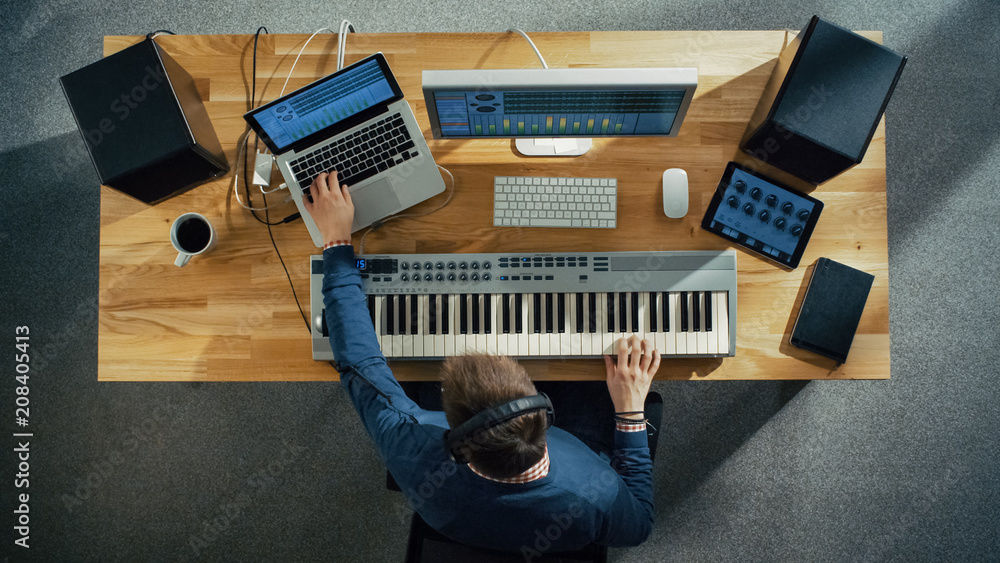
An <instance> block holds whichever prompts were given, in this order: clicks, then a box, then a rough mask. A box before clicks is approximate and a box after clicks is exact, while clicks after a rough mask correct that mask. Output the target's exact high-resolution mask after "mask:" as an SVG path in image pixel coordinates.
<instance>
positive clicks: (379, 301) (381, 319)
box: [375, 295, 386, 356]
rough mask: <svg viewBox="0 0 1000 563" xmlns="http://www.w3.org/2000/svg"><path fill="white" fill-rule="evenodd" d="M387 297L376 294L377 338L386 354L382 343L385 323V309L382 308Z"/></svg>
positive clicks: (383, 353) (380, 347)
mask: <svg viewBox="0 0 1000 563" xmlns="http://www.w3.org/2000/svg"><path fill="white" fill-rule="evenodd" d="M384 301H385V298H384V297H383V296H381V295H376V296H375V338H376V339H377V340H378V346H379V349H381V350H382V355H383V356H385V355H386V354H385V348H386V346H385V344H383V343H382V337H383V335H382V330H383V325H384V324H385V311H383V310H382V306H383V302H384Z"/></svg>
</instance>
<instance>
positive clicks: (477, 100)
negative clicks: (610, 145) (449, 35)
mask: <svg viewBox="0 0 1000 563" xmlns="http://www.w3.org/2000/svg"><path fill="white" fill-rule="evenodd" d="M697 82H698V73H697V70H696V69H502V70H453V71H449V70H439V71H424V74H423V89H424V101H425V102H426V105H427V111H428V115H429V117H430V121H431V130H432V132H433V134H434V137H435V138H445V139H461V138H491V137H613V136H633V137H634V136H675V135H677V132H678V130H679V128H680V123H681V121H682V120H683V118H684V114H685V113H686V111H687V108H688V106H689V105H690V103H691V99H692V97H693V95H694V90H695V88H696V87H697Z"/></svg>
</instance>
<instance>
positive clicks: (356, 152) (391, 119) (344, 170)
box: [290, 113, 418, 201]
mask: <svg viewBox="0 0 1000 563" xmlns="http://www.w3.org/2000/svg"><path fill="white" fill-rule="evenodd" d="M417 154H418V153H417V150H416V145H414V143H413V139H411V138H410V134H409V133H408V132H407V130H406V125H404V124H403V118H402V117H401V116H400V114H399V113H396V114H394V115H391V116H388V117H386V118H384V119H380V120H378V121H375V122H373V123H372V124H370V125H368V126H367V127H365V128H364V129H360V130H358V131H355V132H354V133H351V134H350V135H347V136H345V137H341V138H340V139H337V140H336V141H334V142H332V143H330V144H328V145H324V146H322V147H318V148H317V149H316V150H314V151H313V152H311V153H308V154H305V155H303V156H301V157H299V158H297V159H295V160H293V161H291V162H290V165H291V167H292V172H293V173H294V174H295V179H296V181H298V183H299V186H300V187H301V188H302V192H303V194H305V195H306V196H309V199H310V201H311V200H312V196H310V195H309V186H310V185H311V184H312V181H313V179H314V178H316V176H318V175H319V174H320V172H328V171H330V170H336V171H337V173H338V178H337V179H338V181H339V182H340V183H341V184H347V185H348V186H353V185H354V184H357V183H358V182H360V181H362V180H364V179H366V178H370V177H372V176H374V175H375V174H378V173H379V172H382V171H384V170H388V169H389V168H392V167H393V166H396V165H397V164H400V163H402V162H405V161H407V160H410V159H411V158H413V157H415V156H417Z"/></svg>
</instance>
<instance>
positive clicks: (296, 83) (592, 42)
mask: <svg viewBox="0 0 1000 563" xmlns="http://www.w3.org/2000/svg"><path fill="white" fill-rule="evenodd" d="M531 35H532V38H533V39H534V41H535V43H536V44H537V45H538V48H539V49H540V51H541V52H542V53H543V55H545V56H546V60H547V61H548V63H549V66H550V67H552V68H565V67H574V68H580V67H656V66H665V67H686V66H691V67H697V68H698V73H699V78H698V81H699V84H698V90H697V92H696V94H695V98H694V101H693V102H692V104H691V107H690V110H689V112H688V115H687V119H686V121H685V122H684V124H683V126H682V127H681V131H680V135H679V136H678V137H676V138H664V139H657V138H632V139H594V147H593V149H592V150H591V151H590V152H589V153H588V154H586V155H584V156H581V157H577V158H554V157H553V158H549V157H531V158H525V157H521V156H518V155H516V154H514V152H513V151H512V150H511V148H512V143H511V142H510V141H509V140H474V141H454V140H448V141H446V140H439V141H435V140H431V139H430V137H431V135H430V127H429V124H428V122H427V112H426V109H425V104H424V101H423V96H422V93H421V84H420V72H421V70H423V69H445V68H535V67H538V66H539V63H538V61H537V59H536V57H535V55H534V53H533V52H532V51H531V49H530V48H529V46H528V45H527V43H526V42H525V41H524V39H523V38H521V37H520V36H518V35H516V34H512V33H496V34H487V33H461V34H459V33H455V34H452V33H448V34H438V33H426V34H424V33H420V34H414V33H400V34H352V35H350V36H349V37H348V39H347V53H346V57H345V58H346V63H347V64H350V63H351V62H354V61H356V60H358V59H361V58H363V57H364V56H367V55H369V54H371V53H373V52H376V51H381V52H383V53H385V55H386V58H387V59H388V61H389V64H390V66H391V67H392V69H393V71H394V73H395V74H396V76H397V79H398V80H399V83H400V86H401V87H402V89H403V92H404V94H405V95H406V98H407V100H408V101H409V103H410V105H411V106H412V107H413V111H414V113H415V114H416V116H417V121H418V122H419V123H420V125H421V127H422V128H423V132H424V135H425V136H426V137H427V138H428V140H429V144H430V148H431V150H432V152H433V154H434V158H435V159H436V161H437V163H438V164H440V165H441V166H443V167H445V168H447V169H449V170H450V171H451V172H452V173H453V174H454V176H455V182H456V188H455V194H454V198H453V199H452V201H451V203H450V204H449V205H448V206H447V207H445V208H444V209H442V210H441V211H438V212H436V213H434V214H431V215H428V216H425V217H420V218H415V219H414V218H406V219H399V220H396V221H391V222H389V223H387V224H386V225H384V226H383V227H382V228H380V229H378V230H376V231H374V232H372V233H371V234H370V235H368V237H367V239H366V241H365V252H366V253H369V254H373V253H414V252H418V253H442V252H448V253H451V252H512V253H526V252H582V251H616V250H631V251H635V250H720V249H726V248H731V247H733V245H731V244H730V243H729V242H727V241H725V240H723V239H722V238H720V237H718V236H716V235H713V234H711V233H708V232H707V231H704V230H702V229H701V227H700V223H701V219H702V217H703V216H704V214H705V210H706V208H707V206H708V204H709V201H710V200H711V197H712V194H713V192H714V191H715V188H716V186H717V184H718V182H719V179H720V178H721V176H722V173H723V170H724V169H725V166H726V164H727V163H728V162H729V161H731V160H735V161H738V162H750V161H751V159H750V158H749V157H747V156H745V155H744V154H742V153H741V152H740V151H739V149H738V143H739V141H740V138H741V137H742V135H743V133H744V130H745V129H746V126H747V122H748V121H749V119H750V116H751V114H752V112H753V110H754V108H755V107H756V104H757V100H758V98H759V97H760V95H761V92H762V91H763V88H764V85H765V83H766V82H767V79H768V77H769V76H770V73H771V69H772V68H773V66H774V64H775V61H776V57H777V56H778V53H779V51H780V50H781V48H782V47H783V46H784V45H785V44H786V42H787V41H788V40H789V38H790V36H789V34H787V33H786V32H784V31H694V32H673V31H671V32H574V33H533V34H531ZM863 35H865V36H866V37H869V38H870V39H873V40H875V41H881V33H878V32H863ZM307 38H308V36H307V35H263V36H261V38H260V43H259V47H258V57H257V58H258V62H257V65H258V66H257V97H258V103H260V102H261V101H269V100H273V99H274V98H276V97H277V96H278V93H279V91H280V90H281V87H282V84H283V82H284V80H285V77H286V76H287V75H288V72H289V69H290V68H291V65H292V61H293V60H294V59H295V56H296V54H297V53H298V52H299V49H300V48H301V47H302V45H303V43H305V41H306V39H307ZM141 39H142V38H141V37H131V36H130V37H107V38H105V46H104V51H105V55H108V54H111V53H114V52H116V51H119V50H121V49H123V48H125V47H127V46H129V45H132V44H134V43H136V42H138V41H139V40H141ZM156 41H157V42H158V43H159V44H160V45H161V46H162V47H163V48H164V49H165V50H166V51H167V52H168V53H169V54H170V55H171V56H172V57H173V58H174V59H175V60H176V61H177V62H178V63H180V65H181V66H183V67H184V68H185V69H186V70H187V71H188V72H189V73H190V74H191V75H192V76H193V77H194V78H195V81H196V83H197V85H198V89H199V91H200V92H201V94H202V97H203V99H204V100H205V103H206V107H207V109H208V113H209V116H210V117H211V120H212V123H213V125H214V126H215V130H216V132H217V133H218V135H219V139H220V141H221V142H222V145H223V147H224V149H225V151H226V154H227V156H228V158H229V161H230V163H231V164H232V163H233V162H235V158H236V152H237V142H238V139H239V138H240V136H241V135H242V133H243V131H244V127H245V123H244V121H243V119H242V114H243V113H244V112H245V111H246V110H247V109H248V100H249V97H250V77H251V61H252V55H253V36H252V35H225V36H220V35H215V36H160V37H157V38H156ZM336 49H337V38H336V36H335V35H321V36H317V37H316V38H315V39H314V40H313V41H312V42H311V43H310V44H309V46H308V47H307V49H306V51H305V54H303V56H302V58H301V60H300V61H299V63H298V65H297V66H296V67H295V72H294V75H293V76H292V78H291V80H290V81H289V84H288V90H287V91H290V90H291V89H293V88H297V87H300V86H302V85H305V84H307V83H309V82H311V81H313V80H315V79H317V78H319V77H322V76H324V75H326V74H329V73H331V72H333V71H334V70H335V69H336V62H337V56H336ZM674 167H677V168H683V169H685V170H686V171H687V173H688V177H689V181H690V211H689V212H688V215H687V216H686V217H685V218H684V219H682V220H680V221H678V220H670V219H667V218H666V217H664V215H663V212H662V209H661V205H660V177H661V174H662V172H663V170H664V169H666V168H674ZM760 170H761V172H762V173H764V174H767V175H770V176H772V177H773V178H775V179H777V180H779V181H783V182H785V183H787V184H789V185H792V186H794V187H797V188H800V189H803V190H806V191H808V190H809V188H810V187H809V186H807V185H805V184H803V183H802V182H800V181H798V180H796V179H794V178H791V177H790V176H788V175H787V174H784V173H781V172H780V171H776V170H774V169H772V168H769V167H767V166H762V167H760ZM241 175H242V172H241ZM497 175H511V176H520V175H541V176H583V177H616V178H618V179H619V196H618V198H619V199H618V228H617V229H614V230H607V229H540V228H530V229H529V228H509V227H508V228H494V227H493V221H492V205H493V203H492V186H493V177H494V176H497ZM275 177H276V178H277V177H278V174H277V173H275ZM447 181H448V180H447V179H446V182H447ZM101 190H102V191H101V249H100V310H99V337H98V346H99V348H98V379H99V380H101V381H123V380H132V381H140V380H141V381H265V380H285V381H302V380H336V379H337V377H338V374H337V373H336V371H335V370H334V369H333V368H332V367H331V366H330V364H329V363H326V362H315V361H313V360H312V359H311V357H312V356H311V348H310V337H309V334H308V333H307V331H306V327H305V326H304V322H303V319H302V317H301V316H300V313H299V310H298V308H297V307H296V303H295V299H294V298H293V296H292V292H291V290H290V288H289V283H288V280H287V279H286V278H285V272H284V271H283V270H282V266H281V263H280V262H279V260H278V256H277V254H276V253H275V251H274V249H273V248H272V246H271V239H270V238H269V235H268V229H267V228H266V227H265V226H264V225H262V224H260V223H258V222H257V221H255V220H254V219H253V218H252V217H251V216H250V214H249V212H247V211H246V210H244V209H243V208H242V207H240V205H239V204H238V203H237V201H236V199H235V198H234V197H233V176H232V173H230V174H229V175H228V176H227V177H225V178H223V179H219V180H217V181H214V182H211V183H207V184H204V185H202V186H199V187H197V188H195V189H193V190H191V191H188V192H186V193H184V194H182V195H180V196H177V197H174V198H172V199H169V200H167V201H165V202H163V203H160V204H158V205H156V206H149V205H146V204H144V203H141V202H139V201H137V200H134V199H132V198H130V197H128V196H126V195H123V194H121V193H119V192H117V191H115V190H113V189H111V188H108V187H106V186H104V187H102V188H101ZM812 195H814V196H815V197H817V198H819V199H820V200H822V201H823V202H824V203H825V208H824V209H823V216H822V217H821V219H820V221H819V223H818V224H817V227H816V230H815V232H814V233H813V236H812V240H811V242H810V244H809V246H808V248H807V249H806V253H805V255H804V256H803V258H802V266H800V267H799V268H798V269H796V270H793V271H787V270H784V269H782V268H779V267H777V266H775V265H773V264H771V263H770V262H767V261H765V260H764V259H762V258H758V257H757V256H756V255H754V254H751V253H749V252H746V251H744V250H742V249H740V250H737V254H738V256H737V265H738V283H739V287H738V312H739V322H738V330H737V349H736V356H735V357H731V358H725V359H683V360H669V361H666V362H665V365H664V366H662V367H661V368H660V373H659V374H658V378H666V379H693V380H699V379H884V378H888V377H889V290H888V288H889V280H888V274H889V269H888V249H887V224H886V179H885V125H884V121H883V123H882V124H880V126H879V128H878V130H877V132H876V134H875V138H874V139H873V140H872V142H871V145H870V146H869V148H868V152H867V154H866V156H865V159H864V161H863V162H862V163H861V164H860V165H858V166H856V167H855V168H853V169H851V170H850V171H848V172H846V173H844V174H842V175H841V176H839V177H837V178H835V179H833V180H831V181H829V182H827V183H825V184H823V185H821V186H820V187H819V188H818V189H816V190H815V191H813V192H812ZM442 197H443V196H438V197H436V198H433V199H431V200H429V201H427V202H424V203H422V204H420V205H419V206H417V207H415V208H413V209H412V211H413V212H421V211H426V210H430V209H433V208H434V207H436V206H437V205H439V204H440V202H441V198H442ZM277 199H278V198H277V197H274V196H272V197H271V198H270V199H269V202H270V203H276V202H277ZM254 201H255V202H256V203H257V204H258V205H260V204H262V201H261V197H260V195H259V193H258V195H257V197H256V198H255V199H254ZM189 211H196V212H199V213H202V214H203V215H205V216H207V217H208V218H209V219H210V220H211V221H212V222H213V224H214V225H215V227H216V228H217V229H218V231H219V243H218V245H217V246H216V248H215V249H214V250H212V251H211V252H210V253H208V254H206V255H204V256H198V257H195V258H193V259H192V260H191V262H190V263H189V264H188V265H187V266H185V267H183V268H177V267H175V266H174V264H173V262H174V258H175V257H176V252H175V251H174V250H173V248H172V247H171V245H170V241H169V229H170V225H171V223H172V222H173V220H174V219H176V218H177V217H178V216H179V215H181V214H182V213H185V212H189ZM294 212H295V207H294V204H293V203H291V202H288V203H285V204H282V205H280V206H277V207H276V208H274V209H273V210H272V212H271V217H272V219H274V218H284V217H286V216H288V215H290V214H292V213H294ZM272 232H273V235H274V241H275V244H277V247H278V248H279V249H280V251H281V256H282V257H283V258H284V261H285V265H286V266H287V267H288V272H289V274H290V275H291V280H292V282H293V283H294V286H295V290H296V292H297V294H298V299H299V304H300V305H301V307H302V310H303V311H305V312H306V315H307V316H308V314H309V301H308V300H309V256H310V255H311V254H318V253H319V252H318V249H317V248H316V247H314V246H313V245H312V242H311V240H310V238H309V236H308V234H307V232H306V230H305V227H304V226H303V225H302V224H301V222H295V223H290V224H286V225H280V226H275V227H272ZM363 232H364V231H361V232H359V233H357V236H356V237H355V239H354V242H355V248H356V249H357V248H358V243H359V242H360V235H361V234H362V233H363ZM821 256H823V257H827V258H830V259H833V260H836V261H838V262H843V263H845V264H848V265H850V266H853V267H855V268H858V269H860V270H864V271H866V272H869V273H871V274H873V275H874V276H875V282H874V285H873V286H872V289H871V293H870V295H869V298H868V303H867V306H866V307H865V311H864V315H863V316H862V318H861V324H860V327H859V329H858V334H857V336H856V337H855V340H854V345H853V347H852V349H851V353H850V357H849V359H848V361H847V363H846V364H843V365H841V366H836V365H835V363H834V362H833V361H832V360H827V359H825V358H822V357H820V356H817V355H815V354H812V353H809V352H806V351H803V350H799V349H797V348H794V347H792V346H791V345H789V344H788V336H789V334H790V332H791V328H792V324H793V323H794V320H795V315H796V314H797V312H798V307H799V303H800V301H801V299H802V296H803V294H804V292H805V287H806V283H807V281H808V278H809V275H810V273H811V272H812V268H811V265H812V264H813V263H814V262H815V261H816V259H817V258H819V257H821ZM523 363H524V365H525V367H526V369H527V370H528V372H529V373H530V374H532V376H533V377H534V378H536V379H603V378H604V367H603V364H602V363H601V362H600V361H599V360H569V359H567V360H533V361H525V362H523ZM391 366H392V369H393V371H394V372H395V373H396V375H397V377H398V378H399V379H401V380H402V379H411V380H420V379H423V380H430V379H436V376H437V370H438V368H439V366H440V362H436V361H409V362H406V361H393V362H391Z"/></svg>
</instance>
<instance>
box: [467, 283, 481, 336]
mask: <svg viewBox="0 0 1000 563" xmlns="http://www.w3.org/2000/svg"><path fill="white" fill-rule="evenodd" d="M469 307H470V308H471V309H472V322H471V324H470V326H471V327H472V328H471V330H470V331H469V332H471V333H472V334H479V333H480V332H482V327H481V326H480V322H479V321H480V312H479V310H480V309H481V308H482V305H481V303H480V299H479V294H478V293H473V294H471V295H470V296H469Z"/></svg>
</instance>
